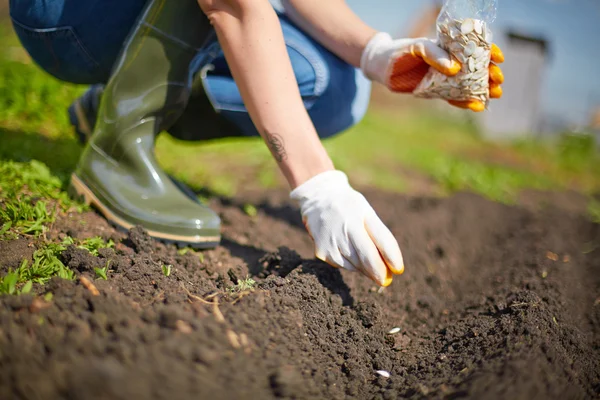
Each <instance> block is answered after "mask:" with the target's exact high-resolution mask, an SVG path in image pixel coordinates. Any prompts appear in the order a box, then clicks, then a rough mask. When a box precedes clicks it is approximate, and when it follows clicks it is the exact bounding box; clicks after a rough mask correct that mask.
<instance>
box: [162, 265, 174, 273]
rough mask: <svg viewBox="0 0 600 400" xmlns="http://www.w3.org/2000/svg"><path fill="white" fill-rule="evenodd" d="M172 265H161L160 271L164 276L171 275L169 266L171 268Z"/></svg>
mask: <svg viewBox="0 0 600 400" xmlns="http://www.w3.org/2000/svg"><path fill="white" fill-rule="evenodd" d="M172 267H173V266H172V265H163V266H162V273H163V275H164V276H169V275H171V268H172Z"/></svg>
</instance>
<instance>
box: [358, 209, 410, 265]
mask: <svg viewBox="0 0 600 400" xmlns="http://www.w3.org/2000/svg"><path fill="white" fill-rule="evenodd" d="M365 229H366V231H367V234H368V235H369V237H370V238H371V240H372V241H373V243H374V244H375V246H376V247H377V250H378V251H379V253H380V255H381V257H382V258H383V261H384V262H385V264H386V266H387V267H388V268H389V270H390V271H391V272H392V273H394V274H397V275H400V274H402V273H403V272H404V258H403V257H402V251H401V250H400V246H399V245H398V241H397V240H396V238H395V237H394V235H393V234H392V232H390V230H389V229H388V227H387V226H385V224H384V223H383V222H382V221H381V219H380V218H379V217H378V216H377V214H376V213H375V211H373V212H372V213H371V214H370V215H369V216H367V219H366V220H365Z"/></svg>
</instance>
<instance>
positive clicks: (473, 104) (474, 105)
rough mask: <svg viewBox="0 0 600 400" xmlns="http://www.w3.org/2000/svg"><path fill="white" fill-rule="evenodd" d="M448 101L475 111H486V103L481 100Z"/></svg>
mask: <svg viewBox="0 0 600 400" xmlns="http://www.w3.org/2000/svg"><path fill="white" fill-rule="evenodd" d="M448 103H449V104H450V105H452V106H454V107H458V108H463V109H465V110H471V111H473V112H482V111H485V104H483V102H481V101H479V100H467V101H458V100H448Z"/></svg>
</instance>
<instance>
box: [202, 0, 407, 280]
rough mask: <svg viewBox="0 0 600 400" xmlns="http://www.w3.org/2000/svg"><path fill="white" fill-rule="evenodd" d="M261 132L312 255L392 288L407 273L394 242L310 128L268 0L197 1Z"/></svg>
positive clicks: (276, 21)
mask: <svg viewBox="0 0 600 400" xmlns="http://www.w3.org/2000/svg"><path fill="white" fill-rule="evenodd" d="M198 2H199V4H200V6H201V8H202V10H203V11H204V13H205V14H206V15H207V16H208V18H209V19H210V21H211V23H212V24H213V26H214V28H215V31H216V33H217V36H218V39H219V43H220V44H221V47H222V49H223V52H224V54H225V58H226V60H227V63H228V65H229V67H230V69H231V72H232V75H233V78H234V79H235V81H236V84H237V86H238V88H239V90H240V93H241V95H242V98H243V100H244V104H245V105H246V108H247V109H248V112H249V114H250V117H251V118H252V121H253V123H254V125H255V126H256V128H257V130H258V132H259V133H260V134H261V136H262V137H263V139H264V140H265V142H266V143H267V145H268V146H269V148H270V150H271V153H272V154H273V157H274V158H275V160H276V161H277V163H278V165H279V167H280V169H281V171H282V172H283V174H284V175H285V177H286V178H287V180H288V182H289V184H290V187H291V188H292V189H294V190H293V192H292V198H293V199H294V200H296V201H297V202H298V203H299V204H300V207H301V213H302V216H303V220H304V223H305V225H306V227H307V230H308V231H309V233H310V234H311V236H312V238H313V240H314V242H315V255H316V256H317V257H318V258H320V259H321V260H323V261H326V262H328V263H329V264H331V265H333V266H336V267H343V268H347V269H350V270H357V271H360V272H362V273H363V274H365V275H366V276H368V277H369V278H371V279H373V280H374V281H375V282H376V283H378V284H380V285H382V286H387V285H389V284H390V283H391V280H392V277H391V275H392V273H401V272H402V271H403V269H404V264H403V261H402V254H401V252H400V248H399V247H398V243H397V241H396V239H395V238H394V237H393V235H392V234H391V232H390V231H389V230H388V229H387V228H386V227H385V226H384V225H383V223H382V222H381V220H380V219H379V218H378V217H377V215H376V214H375V211H374V210H373V209H372V208H371V206H370V205H369V204H368V202H367V201H366V200H365V199H364V197H363V196H362V195H361V194H360V193H358V192H357V191H355V190H354V189H353V188H352V187H351V186H350V185H349V183H348V180H347V178H346V176H345V175H344V174H343V173H342V172H341V171H335V170H334V166H333V163H332V162H331V159H330V158H329V156H328V155H327V152H326V151H325V149H324V147H323V146H322V144H321V142H320V140H319V138H318V135H317V133H316V130H315V128H314V126H313V124H312V121H311V120H310V118H309V116H308V113H307V111H306V109H305V108H304V104H303V103H302V99H301V96H300V91H299V89H298V85H297V82H296V79H295V76H294V73H293V70H292V66H291V62H290V60H289V57H288V54H287V50H286V47H285V43H284V38H283V34H282V30H281V27H280V25H279V22H278V18H277V16H276V14H275V12H274V11H273V9H272V7H271V5H270V3H269V2H268V1H266V0H198Z"/></svg>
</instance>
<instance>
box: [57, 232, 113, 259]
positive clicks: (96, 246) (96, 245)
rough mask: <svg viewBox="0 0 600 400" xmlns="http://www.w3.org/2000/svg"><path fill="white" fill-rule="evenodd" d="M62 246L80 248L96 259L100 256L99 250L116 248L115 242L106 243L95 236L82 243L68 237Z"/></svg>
mask: <svg viewBox="0 0 600 400" xmlns="http://www.w3.org/2000/svg"><path fill="white" fill-rule="evenodd" d="M62 244H63V245H64V246H69V245H71V244H73V245H76V246H77V247H78V248H80V249H85V250H87V251H89V252H90V254H92V255H93V256H96V257H97V256H98V255H99V253H98V250H100V249H108V248H114V247H115V242H113V240H112V239H110V240H109V241H108V242H105V241H104V239H102V238H101V237H100V236H95V237H93V238H89V239H84V240H81V241H78V240H76V239H74V238H72V237H71V236H67V237H66V238H64V239H63V241H62Z"/></svg>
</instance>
